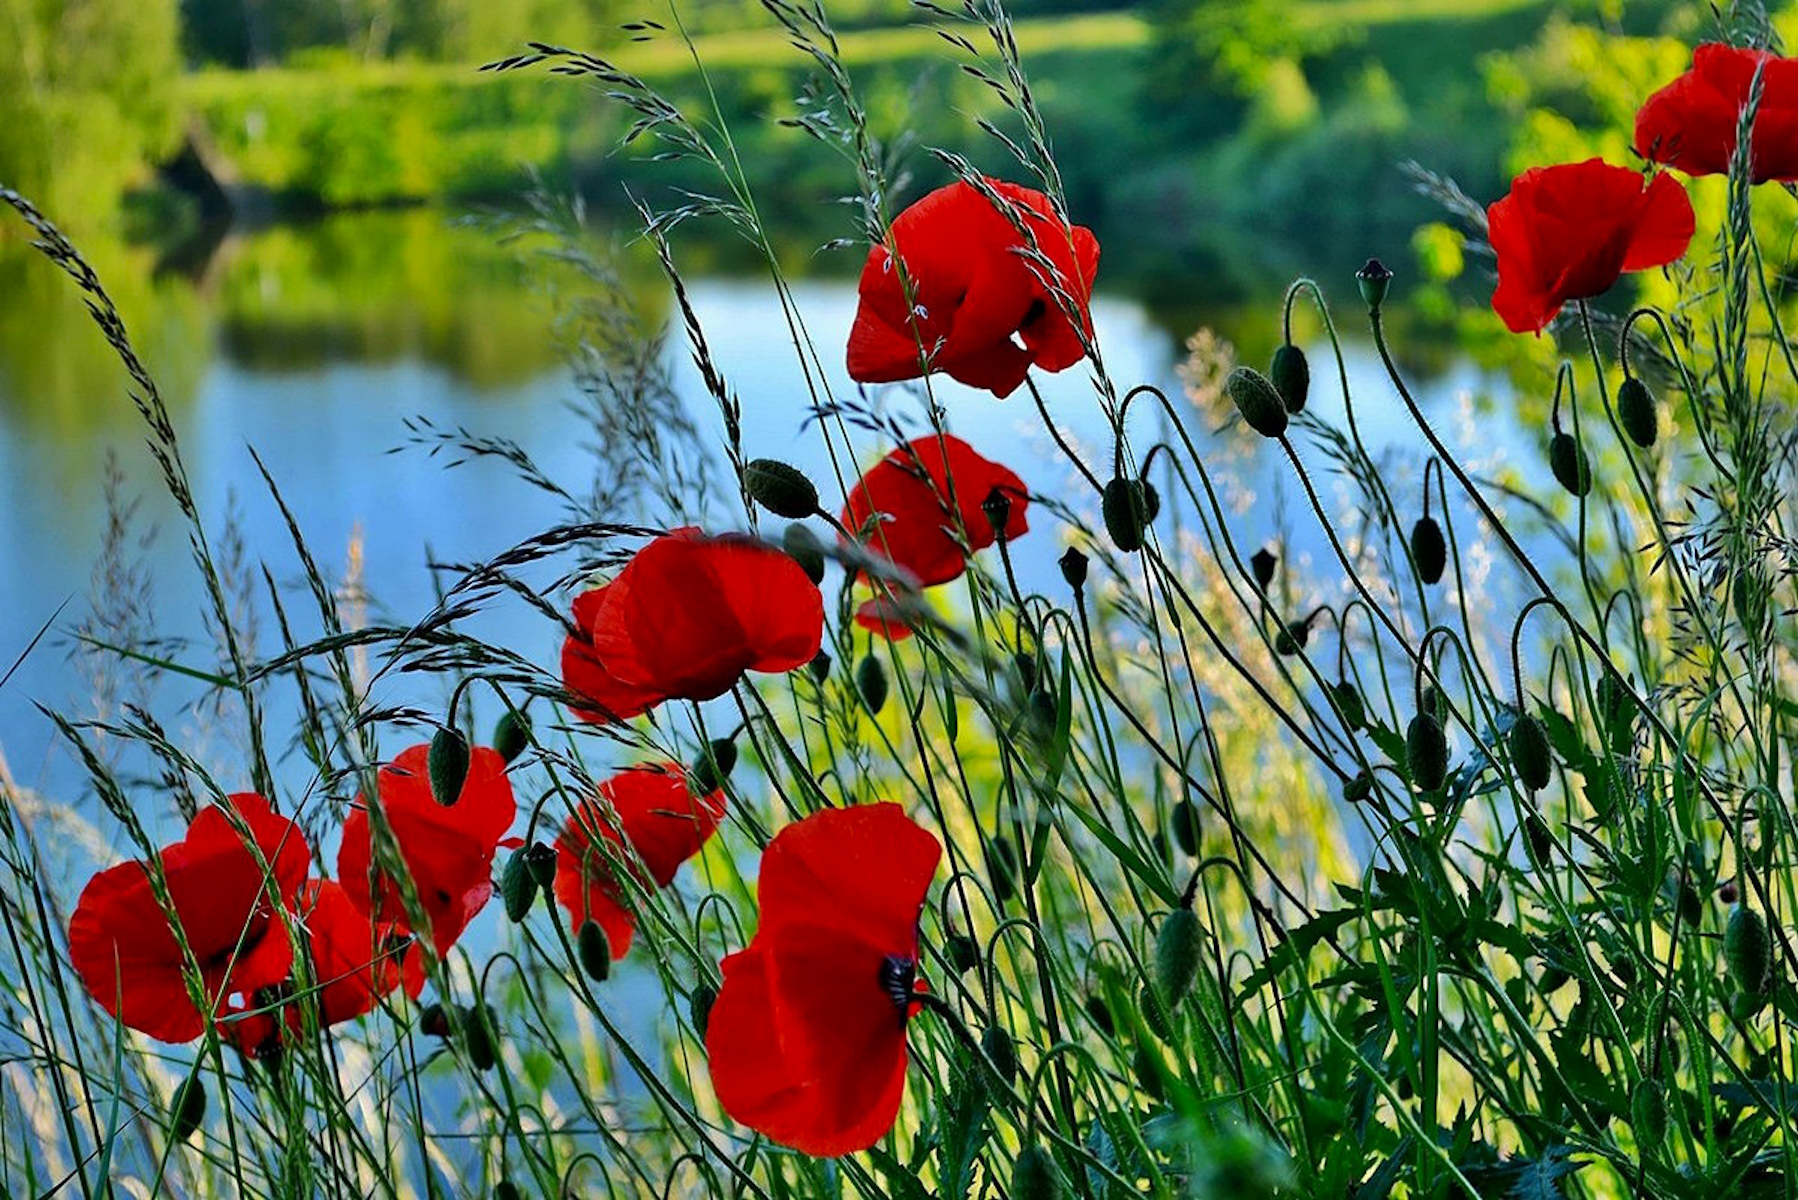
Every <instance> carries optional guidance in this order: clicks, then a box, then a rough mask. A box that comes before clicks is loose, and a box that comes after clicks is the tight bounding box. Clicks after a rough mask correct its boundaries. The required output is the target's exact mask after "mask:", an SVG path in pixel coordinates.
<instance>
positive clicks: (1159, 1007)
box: [1136, 983, 1174, 1042]
mask: <svg viewBox="0 0 1798 1200" xmlns="http://www.w3.org/2000/svg"><path fill="white" fill-rule="evenodd" d="M1136 1011H1137V1012H1139V1013H1141V1014H1142V1023H1143V1024H1144V1025H1145V1026H1147V1027H1148V1030H1149V1032H1150V1033H1152V1034H1154V1035H1155V1036H1156V1037H1157V1038H1160V1039H1161V1040H1162V1041H1164V1042H1165V1041H1167V1040H1168V1039H1169V1038H1171V1037H1173V1036H1174V1018H1173V1014H1172V1013H1171V1012H1169V1011H1168V1006H1167V1005H1166V1004H1165V1003H1163V1002H1162V999H1161V993H1160V992H1159V991H1158V990H1156V987H1155V985H1154V984H1153V983H1145V984H1143V985H1142V987H1141V988H1140V989H1138V991H1137V993H1136Z"/></svg>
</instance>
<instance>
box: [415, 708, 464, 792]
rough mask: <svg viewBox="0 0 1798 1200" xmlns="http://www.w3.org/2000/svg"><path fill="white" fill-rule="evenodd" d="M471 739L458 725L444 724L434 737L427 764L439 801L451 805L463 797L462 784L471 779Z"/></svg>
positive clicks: (432, 790) (432, 789)
mask: <svg viewBox="0 0 1798 1200" xmlns="http://www.w3.org/2000/svg"><path fill="white" fill-rule="evenodd" d="M468 762H469V753H468V739H467V738H465V737H463V736H462V731H461V730H459V729H454V728H449V727H445V728H443V729H439V730H438V731H437V733H436V735H435V736H433V737H432V738H431V749H430V753H429V754H428V755H427V757H426V759H425V764H426V766H427V767H428V768H429V770H430V774H431V795H432V796H434V797H435V798H436V800H437V803H439V804H442V805H445V806H448V805H451V804H454V803H455V802H456V801H457V800H459V799H461V798H462V784H463V783H464V782H466V781H467V779H468Z"/></svg>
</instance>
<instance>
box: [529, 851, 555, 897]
mask: <svg viewBox="0 0 1798 1200" xmlns="http://www.w3.org/2000/svg"><path fill="white" fill-rule="evenodd" d="M524 862H525V865H526V866H528V867H529V868H530V869H531V878H533V879H535V880H536V881H537V886H538V887H540V888H550V887H554V886H555V883H556V848H555V847H554V846H546V845H544V844H543V843H542V842H532V843H531V844H530V845H528V846H526V847H525V848H524Z"/></svg>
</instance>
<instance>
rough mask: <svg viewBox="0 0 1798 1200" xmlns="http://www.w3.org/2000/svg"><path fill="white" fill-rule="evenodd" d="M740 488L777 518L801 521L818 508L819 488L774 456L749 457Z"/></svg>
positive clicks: (799, 471)
mask: <svg viewBox="0 0 1798 1200" xmlns="http://www.w3.org/2000/svg"><path fill="white" fill-rule="evenodd" d="M743 489H744V490H745V491H747V492H748V493H749V495H750V498H751V499H753V500H754V501H755V502H756V503H757V504H759V505H761V506H762V507H763V508H765V509H767V510H768V511H769V512H771V513H773V514H774V515H775V516H777V517H785V518H787V520H789V521H803V520H805V518H807V517H809V516H811V515H813V514H814V513H816V512H817V511H818V489H817V487H816V486H815V485H814V484H813V483H812V481H811V480H809V479H807V478H806V477H805V473H804V472H803V471H801V470H800V469H799V468H798V467H794V466H789V465H788V464H786V463H784V462H781V461H780V460H779V459H774V458H757V459H751V460H750V461H749V462H748V463H747V464H746V465H745V466H744V467H743Z"/></svg>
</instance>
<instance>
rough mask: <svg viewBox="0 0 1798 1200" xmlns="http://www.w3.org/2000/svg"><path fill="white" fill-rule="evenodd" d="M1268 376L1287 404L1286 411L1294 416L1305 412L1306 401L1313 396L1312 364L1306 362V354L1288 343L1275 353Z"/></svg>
mask: <svg viewBox="0 0 1798 1200" xmlns="http://www.w3.org/2000/svg"><path fill="white" fill-rule="evenodd" d="M1267 374H1268V377H1269V378H1270V379H1272V380H1273V384H1274V389H1275V390H1276V391H1278V392H1279V393H1280V399H1281V400H1282V401H1284V402H1285V404H1286V411H1287V412H1289V413H1292V414H1294V415H1297V414H1298V413H1301V412H1304V411H1305V401H1306V400H1307V399H1308V398H1309V397H1310V395H1311V364H1310V363H1308V362H1306V361H1305V352H1304V351H1303V350H1300V349H1299V348H1298V347H1297V346H1294V345H1293V344H1292V343H1291V342H1288V343H1286V344H1285V345H1284V346H1281V347H1280V348H1279V349H1278V350H1275V351H1274V361H1273V362H1272V363H1271V364H1269V366H1268V369H1267Z"/></svg>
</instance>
